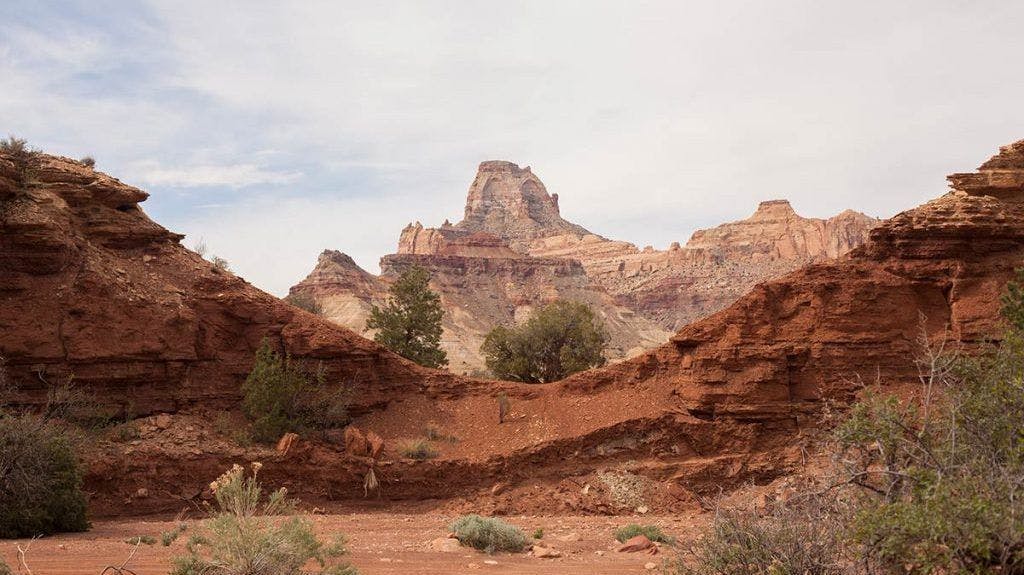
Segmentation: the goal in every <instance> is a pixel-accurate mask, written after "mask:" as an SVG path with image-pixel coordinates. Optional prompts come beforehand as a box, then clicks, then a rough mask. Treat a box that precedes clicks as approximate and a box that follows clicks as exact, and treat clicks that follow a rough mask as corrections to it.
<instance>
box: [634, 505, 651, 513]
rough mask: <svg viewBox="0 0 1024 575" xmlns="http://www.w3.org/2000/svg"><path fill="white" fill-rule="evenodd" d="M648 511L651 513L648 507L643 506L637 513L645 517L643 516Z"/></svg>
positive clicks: (638, 508) (637, 509)
mask: <svg viewBox="0 0 1024 575" xmlns="http://www.w3.org/2000/svg"><path fill="white" fill-rule="evenodd" d="M648 511H649V509H647V506H646V505H641V506H640V507H637V508H636V512H637V513H639V514H640V515H643V514H645V513H647V512H648Z"/></svg>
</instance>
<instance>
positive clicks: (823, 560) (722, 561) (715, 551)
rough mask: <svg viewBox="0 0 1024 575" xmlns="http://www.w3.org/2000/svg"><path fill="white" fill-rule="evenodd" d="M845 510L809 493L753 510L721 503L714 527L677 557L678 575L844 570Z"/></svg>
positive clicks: (830, 573) (832, 573)
mask: <svg viewBox="0 0 1024 575" xmlns="http://www.w3.org/2000/svg"><path fill="white" fill-rule="evenodd" d="M841 517H842V514H841V513H838V512H837V511H836V510H835V509H834V508H833V507H832V503H831V501H830V500H828V499H826V498H815V497H808V498H802V499H801V500H799V501H798V502H793V503H790V504H785V503H778V504H774V505H771V506H769V508H768V509H767V510H766V511H765V512H764V513H762V514H758V513H755V512H754V511H752V510H742V509H720V510H718V511H717V512H716V514H715V520H714V523H713V524H712V526H711V528H710V529H709V530H708V531H707V532H706V533H704V535H703V537H702V538H701V539H699V540H698V541H697V542H695V543H694V544H693V545H692V546H691V547H690V549H689V550H688V551H687V552H686V553H685V554H684V555H683V557H682V558H681V559H680V560H679V561H678V562H677V563H676V566H675V573H676V574H677V575H764V574H772V575H775V574H778V575H840V574H843V573H847V572H849V571H850V570H851V565H852V562H851V561H850V560H849V559H847V558H846V557H844V554H843V553H844V551H843V529H842V524H841Z"/></svg>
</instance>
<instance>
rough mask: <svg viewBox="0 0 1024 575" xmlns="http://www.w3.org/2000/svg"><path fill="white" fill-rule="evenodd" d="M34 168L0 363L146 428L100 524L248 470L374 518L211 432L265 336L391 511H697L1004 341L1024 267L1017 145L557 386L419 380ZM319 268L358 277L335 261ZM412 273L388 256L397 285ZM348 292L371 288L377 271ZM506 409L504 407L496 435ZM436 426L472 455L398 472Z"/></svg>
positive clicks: (340, 460)
mask: <svg viewBox="0 0 1024 575" xmlns="http://www.w3.org/2000/svg"><path fill="white" fill-rule="evenodd" d="M33 168H34V169H33V172H34V173H33V175H32V177H31V179H30V180H29V181H28V182H25V183H22V182H20V181H19V179H20V176H19V171H18V170H17V169H16V166H14V164H13V163H12V162H11V160H10V158H8V157H5V156H3V155H0V269H2V270H3V274H2V275H0V296H2V297H3V300H2V301H3V305H2V306H0V353H2V354H3V355H4V356H5V357H6V358H7V366H8V370H9V372H10V376H11V379H12V381H13V382H14V383H15V385H16V386H18V388H19V393H18V395H17V396H16V398H15V404H16V405H21V406H31V405H33V404H38V403H39V402H41V401H44V399H45V395H46V389H47V387H48V382H49V383H54V382H57V381H60V380H61V378H64V377H69V376H71V375H73V376H74V378H75V381H77V382H78V384H79V385H81V386H83V387H84V388H85V389H87V390H88V391H91V392H93V393H95V395H96V396H97V398H98V399H99V400H100V401H102V402H103V403H105V404H107V405H116V406H120V407H122V408H124V409H125V411H126V412H129V413H130V414H131V415H133V416H136V417H137V419H136V421H137V422H138V423H139V426H140V430H141V432H140V433H141V435H140V437H139V439H136V440H131V441H127V440H122V439H118V438H117V437H116V436H114V437H113V438H112V439H111V438H107V439H97V440H96V441H95V442H93V443H91V444H90V445H89V446H88V447H89V451H88V452H87V453H85V454H84V455H85V456H86V458H87V461H88V473H87V476H86V486H85V487H86V490H87V491H88V492H89V493H90V507H91V509H92V510H93V513H95V514H98V515H104V514H106V515H111V514H112V515H130V514H143V513H153V512H169V513H174V512H176V511H178V510H180V509H181V508H182V506H191V505H200V504H201V501H202V498H203V497H204V496H206V497H208V496H209V494H208V493H205V494H204V489H205V486H206V485H207V484H208V483H209V481H210V480H211V479H212V478H213V477H216V475H217V474H219V473H220V472H221V471H223V469H225V468H226V467H227V466H229V465H230V464H231V463H232V462H238V461H253V460H260V461H263V462H264V471H263V472H261V478H263V479H264V481H266V482H268V484H272V485H275V486H287V487H288V488H289V490H290V491H291V492H292V493H293V494H295V495H297V496H300V497H302V498H303V499H304V501H306V502H307V503H308V504H315V505H321V506H322V505H331V504H337V503H338V502H353V501H359V502H360V503H359V504H360V505H365V503H363V499H364V498H365V492H364V490H363V477H364V476H365V473H366V470H367V466H368V465H370V463H368V462H367V460H366V458H363V457H360V456H359V454H357V453H348V452H346V451H345V448H344V446H343V445H341V444H339V443H337V442H334V443H332V442H331V441H330V440H329V437H325V438H318V437H316V436H308V437H303V438H302V439H301V440H300V441H299V442H298V444H297V446H296V447H295V449H294V450H292V451H289V452H287V453H284V454H281V453H276V452H274V451H273V450H272V449H269V450H267V449H263V448H259V447H243V446H240V445H238V444H237V443H234V442H233V441H232V440H231V439H230V436H227V435H225V434H224V432H223V431H218V430H217V429H216V426H215V424H214V421H215V420H216V416H217V415H218V413H222V411H223V410H228V411H231V412H235V413H237V411H238V408H239V396H240V393H239V388H240V385H241V383H242V381H244V378H245V376H246V374H247V373H248V370H249V369H250V367H251V363H252V358H253V355H254V353H255V350H256V348H257V347H258V346H259V345H260V342H261V341H263V340H264V339H267V340H269V341H270V342H271V343H272V344H273V345H274V346H275V347H277V348H278V349H280V350H282V351H287V352H288V353H290V354H292V356H293V357H294V358H296V359H298V360H301V361H308V362H311V363H313V364H321V363H322V365H323V366H324V368H325V369H326V370H327V377H328V381H329V382H330V384H331V385H335V384H338V383H345V384H347V385H349V386H351V389H352V391H353V394H352V408H353V415H354V416H355V418H356V419H355V424H356V425H357V426H359V427H361V428H363V429H369V430H373V431H374V432H376V433H379V434H380V435H381V436H382V437H383V438H384V439H385V445H386V447H385V450H384V453H383V454H382V456H381V457H380V458H379V460H378V461H376V462H374V463H372V465H375V466H376V469H377V470H378V474H379V477H380V480H381V483H382V485H383V486H384V488H383V489H384V493H385V494H386V497H387V499H388V501H389V504H394V503H398V502H401V501H403V500H416V501H423V500H437V499H438V498H441V499H444V500H445V501H446V502H448V503H446V504H449V505H453V506H456V507H458V508H459V509H466V510H470V509H471V510H473V511H478V512H495V513H531V514H536V513H552V512H569V511H571V512H575V513H605V512H611V511H622V509H620V508H616V507H615V506H614V502H613V501H612V499H611V498H610V496H609V494H608V489H607V488H606V487H603V485H604V484H603V483H602V479H601V478H602V477H607V476H608V475H609V474H613V475H614V474H619V476H624V475H623V474H629V477H630V478H631V481H635V482H637V484H639V485H642V490H641V491H642V494H643V497H644V501H645V504H646V505H649V510H651V511H659V512H666V513H667V512H677V511H678V510H679V509H683V508H692V506H694V505H696V496H698V495H708V496H710V495H714V494H717V493H719V492H720V491H721V490H722V489H729V488H731V487H734V486H738V485H743V484H746V483H747V482H750V481H754V482H759V483H764V482H767V481H770V480H772V479H773V478H775V477H778V476H780V475H783V474H786V473H788V472H790V471H794V470H797V469H799V468H800V466H801V465H802V462H803V460H804V459H803V458H804V455H805V454H804V452H803V451H802V449H803V448H805V447H813V444H812V443H808V442H809V441H810V440H811V439H813V437H814V430H815V428H816V427H818V425H819V421H820V420H819V417H820V415H821V414H822V413H823V410H824V408H825V406H826V405H828V406H829V407H830V409H833V408H834V409H840V410H841V409H842V408H843V407H844V405H847V404H848V401H849V400H850V399H851V398H852V397H853V396H854V394H856V393H857V392H858V391H859V390H861V389H862V386H863V385H865V384H873V383H875V382H877V383H878V384H880V385H882V386H883V387H889V388H900V389H905V390H914V389H915V388H916V386H917V378H918V369H917V365H916V364H915V363H914V356H915V355H916V354H917V353H918V352H919V351H920V342H921V340H922V337H923V338H924V339H928V340H931V341H939V340H941V339H944V338H952V339H954V340H956V341H957V342H959V344H960V345H962V346H963V347H964V349H965V350H966V351H970V350H972V349H976V348H977V346H980V345H983V344H984V342H986V341H993V340H994V339H993V338H997V337H998V335H999V329H1000V323H999V319H998V307H999V294H1000V293H1001V292H1002V291H1003V289H1004V286H1005V284H1006V282H1007V281H1008V280H1009V279H1011V278H1012V277H1013V273H1014V269H1015V268H1016V267H1019V266H1020V265H1021V263H1022V261H1024V141H1021V142H1018V143H1016V144H1013V145H1010V146H1006V147H1004V148H1002V149H1001V150H1000V153H999V154H998V155H997V156H995V157H994V158H992V159H991V160H989V161H988V162H985V163H984V164H983V165H982V167H981V168H980V169H979V170H978V171H977V172H975V173H967V174H954V175H952V176H950V178H949V180H950V182H951V183H952V186H953V190H952V191H950V192H949V193H947V194H945V195H943V196H941V197H939V198H938V199H936V200H933V201H931V202H928V203H926V204H924V205H922V206H920V207H918V208H915V209H912V210H909V211H906V212H903V213H901V214H899V215H897V216H895V217H893V218H892V219H890V220H887V221H885V222H882V223H881V224H879V225H878V226H876V227H875V228H873V229H872V230H871V232H870V238H869V240H868V241H867V242H866V243H865V244H864V245H862V246H860V247H857V248H855V249H853V250H852V251H851V252H849V253H848V254H847V255H846V256H844V257H842V258H840V259H838V260H829V261H825V262H821V263H814V264H811V265H808V266H806V267H804V268H802V269H800V270H797V271H795V272H792V273H789V274H786V275H784V276H783V277H780V278H776V279H773V280H769V281H766V282H763V283H761V284H759V285H758V286H756V287H755V288H754V289H753V290H752V291H751V292H749V293H748V294H746V295H744V296H742V297H741V298H740V299H739V300H738V301H737V302H735V303H733V304H732V305H730V306H728V307H727V308H726V309H724V310H722V311H720V312H718V313H715V314H713V315H711V316H709V317H707V318H704V319H702V320H698V321H696V322H694V323H693V324H690V325H688V326H686V327H685V328H683V329H682V330H681V331H680V332H679V333H677V334H676V335H675V336H673V337H672V338H671V340H670V341H669V342H667V343H665V344H663V345H661V346H659V347H658V348H656V349H654V350H652V351H649V352H646V353H643V354H641V355H639V356H636V357H634V358H631V359H627V360H625V361H622V362H620V363H617V364H615V365H611V366H608V367H605V368H602V369H597V370H591V371H587V372H583V373H580V374H577V375H575V376H572V377H570V378H568V379H566V380H564V381H562V382H555V383H551V384H545V385H526V384H513V383H509V382H494V381H484V380H478V379H468V378H463V377H459V376H455V375H452V374H449V373H445V372H443V371H436V370H428V369H422V368H419V367H417V366H415V365H412V364H411V363H409V362H407V361H405V360H403V359H401V358H398V357H397V356H395V355H393V354H391V353H389V352H387V351H386V350H383V349H381V348H380V347H378V346H376V345H374V344H373V343H372V342H369V341H367V340H365V339H363V338H360V337H358V336H357V335H355V334H354V333H352V332H350V331H348V330H346V329H344V328H341V327H338V326H335V325H332V324H331V323H329V322H326V321H324V320H323V319H321V318H317V317H315V316H313V315H311V314H308V313H306V312H303V311H301V310H298V309H296V308H293V307H291V306H289V305H287V304H285V303H283V302H281V301H280V300H278V299H277V298H274V297H272V296H270V295H267V294H265V293H263V292H261V291H259V290H257V289H255V288H253V287H252V286H250V285H249V284H247V283H246V282H245V281H244V280H242V279H240V278H237V277H234V276H233V275H231V274H230V273H227V272H224V271H222V270H218V269H217V268H215V267H214V266H213V265H211V264H209V263H208V262H205V261H204V260H202V259H201V258H200V257H199V256H198V255H196V254H194V253H192V252H189V251H188V250H187V249H185V248H184V247H182V246H181V245H180V243H179V241H180V239H181V237H180V236H179V235H176V234H173V233H171V232H169V231H167V230H166V229H164V228H162V227H161V226H159V225H157V224H156V223H154V222H152V221H151V220H149V219H148V218H147V217H146V216H145V214H144V213H143V212H142V210H141V209H140V206H139V203H140V202H141V201H143V200H144V199H145V198H146V194H145V193H144V192H142V191H140V190H137V189H135V188H132V187H130V186H126V185H124V184H122V183H120V182H118V181H116V180H114V179H113V178H110V177H108V176H105V175H103V174H100V173H98V172H94V171H93V170H91V169H89V168H86V167H85V166H83V165H81V164H79V163H77V162H74V161H72V160H67V159H64V158H56V157H52V156H39V157H37V159H36V160H34V166H33ZM402 257H403V258H412V259H411V260H410V261H412V262H415V259H416V258H419V257H422V255H416V254H405V255H403V256H402ZM445 257H450V256H445ZM482 259H483V260H484V261H482V262H478V263H477V264H475V265H481V266H492V265H498V262H495V261H492V260H494V258H482ZM526 259H529V258H526V257H516V258H513V257H511V256H510V257H509V258H508V260H509V261H519V260H526ZM554 260H559V258H553V261H554ZM559 261H560V263H559V264H554V263H552V264H551V266H552V269H561V268H560V266H563V267H564V266H568V267H567V268H565V269H564V270H563V272H558V273H566V274H568V275H569V276H573V275H575V274H577V273H578V272H575V271H572V270H574V269H576V267H577V266H579V267H582V264H577V263H573V262H572V260H565V259H560V260H559ZM321 262H322V263H324V265H325V267H328V266H331V265H335V266H338V267H340V268H342V271H339V272H338V273H341V274H348V275H349V276H352V274H353V272H355V270H354V269H353V268H354V266H353V265H352V264H351V263H350V260H348V259H347V258H344V257H342V256H341V255H340V254H330V253H329V254H325V256H324V257H322V258H321ZM408 263H409V262H406V261H404V260H401V258H399V259H396V260H395V262H394V264H393V265H394V266H396V267H395V271H397V269H398V267H400V266H401V265H406V264H408ZM460 265H461V264H460ZM500 265H515V264H511V263H501V264H500ZM487 273H488V274H490V273H494V270H493V269H490V270H488V271H487ZM552 273H554V272H552ZM331 281H332V279H331V277H330V276H329V274H320V275H318V276H317V277H315V278H314V279H313V280H311V282H310V283H311V285H312V284H316V285H321V286H327V285H329V284H330V282H331ZM352 281H359V282H363V283H365V285H364V288H365V289H366V290H369V291H373V290H374V289H377V288H376V287H374V282H375V281H376V279H375V278H373V277H372V276H368V275H362V274H359V273H356V274H355V275H354V276H353V277H349V279H346V280H345V282H346V283H347V282H352ZM545 281H547V280H545ZM510 293H512V292H510ZM510 297H514V293H513V294H512V296H510ZM501 393H504V394H507V396H508V398H509V400H510V402H511V410H510V413H509V417H508V418H507V420H506V421H505V422H503V423H499V422H498V419H497V411H496V410H497V408H496V399H495V398H496V396H498V394H501ZM129 409H130V411H129ZM154 412H165V413H167V414H173V417H172V418H171V419H170V423H169V425H163V426H162V425H161V424H159V423H155V424H154V423H150V422H151V421H153V420H155V419H156V418H154V417H142V416H145V415H147V414H150V413H154ZM236 421H237V426H238V427H240V428H242V427H244V419H241V420H236ZM164 423H167V422H166V421H165V422H164ZM428 423H431V424H436V425H437V426H438V427H439V428H440V429H442V430H443V432H444V433H446V434H450V435H451V436H453V437H456V438H458V441H452V442H435V447H436V448H437V449H438V450H439V456H438V458H437V459H435V460H428V461H411V460H407V459H404V458H402V457H401V455H400V453H398V451H397V450H396V448H395V445H396V444H398V443H399V442H400V441H402V440H404V439H407V438H411V437H418V436H420V434H422V433H423V429H424V426H425V425H427V424H428ZM585 486H590V488H587V487H585ZM140 490H145V493H146V495H145V496H142V495H139V494H140V493H142V491H140ZM626 511H628V512H632V511H633V509H626Z"/></svg>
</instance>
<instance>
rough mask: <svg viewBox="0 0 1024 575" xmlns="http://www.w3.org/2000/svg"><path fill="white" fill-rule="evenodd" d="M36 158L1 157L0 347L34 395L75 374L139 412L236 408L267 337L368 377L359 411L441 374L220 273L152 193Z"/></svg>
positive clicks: (352, 376)
mask: <svg viewBox="0 0 1024 575" xmlns="http://www.w3.org/2000/svg"><path fill="white" fill-rule="evenodd" d="M32 162H33V164H34V165H33V167H32V170H31V173H32V176H31V177H30V178H29V179H28V181H27V182H26V183H25V184H24V185H22V184H21V183H19V182H18V181H17V180H18V178H17V177H16V176H17V171H16V170H15V169H14V165H13V163H12V162H11V159H10V158H9V157H4V156H0V270H3V273H2V274H0V295H2V298H3V305H2V306H0V354H3V355H4V356H6V359H7V362H8V369H9V371H10V374H11V377H12V379H13V380H14V383H15V384H17V385H19V386H20V387H21V388H22V389H23V390H24V396H23V397H22V398H21V400H22V401H26V402H32V401H37V400H40V399H41V398H42V396H43V394H44V392H45V388H46V383H45V382H46V381H49V382H55V381H57V380H59V379H61V378H65V377H68V376H71V375H73V376H74V379H75V381H76V382H78V383H79V384H80V385H83V386H85V387H87V388H90V389H93V390H95V391H96V392H97V393H98V394H99V397H100V398H101V399H102V400H103V401H106V402H110V403H117V404H120V405H123V406H124V407H125V408H126V409H130V410H132V411H134V412H135V413H139V414H145V413H151V412H154V411H177V410H179V409H184V408H187V407H189V406H195V405H210V406H218V405H219V406H230V405H234V404H235V403H236V401H237V399H238V398H239V396H240V392H239V386H240V384H241V382H242V381H243V380H244V379H245V377H246V374H247V373H248V371H249V368H250V366H251V364H252V359H253V354H254V352H255V350H256V349H257V348H258V346H259V345H260V343H261V341H262V340H263V339H264V338H267V339H268V340H269V341H270V342H272V344H273V345H275V346H276V347H277V348H279V349H281V350H286V351H288V352H289V353H291V354H292V355H293V356H294V357H296V358H300V359H308V360H311V361H323V362H324V365H325V367H326V368H327V369H328V370H329V372H330V376H331V378H332V379H333V380H334V381H352V382H354V383H355V384H356V385H358V386H360V387H361V388H362V390H361V392H360V393H358V394H356V397H357V399H356V404H357V405H356V409H357V410H359V409H365V408H366V407H368V406H370V405H373V404H376V403H378V402H380V401H383V399H384V398H385V397H387V396H388V395H389V394H393V393H395V392H397V391H398V390H411V389H427V388H429V387H430V386H431V384H432V382H434V381H435V380H436V379H437V377H438V376H439V374H438V373H436V372H432V371H429V370H423V369H421V368H419V367H418V366H415V365H413V364H411V363H410V362H407V361H405V360H403V359H401V358H399V357H397V356H395V355H393V354H391V353H390V352H388V351H386V350H384V349H382V348H380V347H378V346H377V345H375V344H373V343H372V342H369V341H367V340H365V339H363V338H361V337H359V336H357V335H355V334H354V333H352V332H350V331H348V330H347V329H344V328H341V327H338V326H336V325H334V324H332V323H330V322H327V321H324V320H321V319H320V318H317V317H314V316H312V315H310V314H308V313H305V312H302V311H300V310H298V309H296V308H294V307H292V306H290V305H288V304H285V303H283V302H281V301H280V300H279V299H277V298H275V297H273V296H271V295H268V294H266V293H264V292H262V291H260V290H258V289H256V288H254V287H252V286H251V285H249V284H248V283H246V282H245V281H244V280H242V279H240V278H238V277H235V276H234V275H232V274H230V273H227V272H224V271H221V270H218V269H217V268H215V267H214V266H212V265H211V264H209V263H208V262H206V261H205V260H203V259H202V258H200V257H199V256H198V255H196V254H195V253H192V252H191V251H189V250H187V249H185V248H184V247H182V246H181V245H180V244H179V240H180V239H181V236H180V235H177V234H174V233H171V232H169V231H167V230H166V229H164V228H162V227H161V226H159V225H157V224H156V223H154V222H153V221H151V220H150V219H149V218H148V217H146V215H145V214H144V213H143V212H142V210H141V209H140V207H139V203H140V202H142V201H144V200H145V199H146V198H147V194H146V193H145V192H142V191H140V190H138V189H136V188H133V187H131V186H127V185H125V184H122V183H121V182H119V181H117V180H115V179H114V178H111V177H109V176H107V175H105V174H102V173H99V172H95V171H93V170H92V169H90V168H87V167H85V166H83V165H81V164H79V163H78V162H75V161H72V160H68V159H66V158H58V157H53V156H47V155H42V154H40V155H37V156H36V157H35V159H33V160H32ZM444 377H446V378H448V379H449V380H450V381H455V380H451V378H450V377H449V376H447V375H445V376H444Z"/></svg>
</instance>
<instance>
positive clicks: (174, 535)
mask: <svg viewBox="0 0 1024 575" xmlns="http://www.w3.org/2000/svg"><path fill="white" fill-rule="evenodd" d="M186 529H188V525H187V524H185V523H179V524H178V525H177V527H175V528H174V529H171V530H170V531H164V532H163V533H161V534H160V544H161V545H163V546H164V547H170V546H171V543H174V542H175V541H177V540H178V537H181V534H182V533H184V532H185V530H186Z"/></svg>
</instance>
